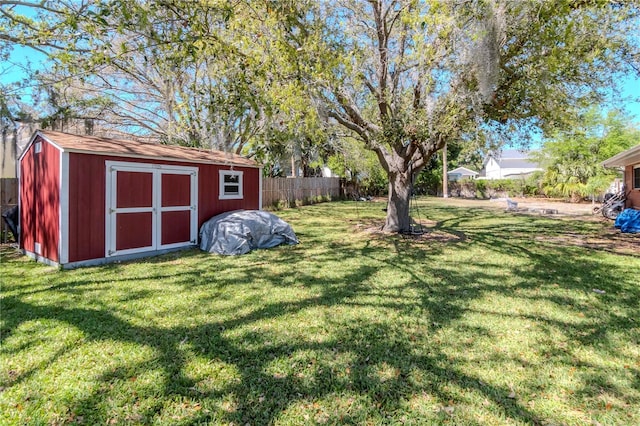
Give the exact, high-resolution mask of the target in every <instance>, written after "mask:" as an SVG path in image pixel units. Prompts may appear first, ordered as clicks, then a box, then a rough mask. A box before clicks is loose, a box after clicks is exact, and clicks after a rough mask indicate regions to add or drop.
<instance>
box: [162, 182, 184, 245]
mask: <svg viewBox="0 0 640 426" xmlns="http://www.w3.org/2000/svg"><path fill="white" fill-rule="evenodd" d="M190 204H191V176H189V175H180V174H178V175H173V174H168V173H165V174H163V175H162V207H172V206H188V205H190ZM187 239H188V238H187Z"/></svg>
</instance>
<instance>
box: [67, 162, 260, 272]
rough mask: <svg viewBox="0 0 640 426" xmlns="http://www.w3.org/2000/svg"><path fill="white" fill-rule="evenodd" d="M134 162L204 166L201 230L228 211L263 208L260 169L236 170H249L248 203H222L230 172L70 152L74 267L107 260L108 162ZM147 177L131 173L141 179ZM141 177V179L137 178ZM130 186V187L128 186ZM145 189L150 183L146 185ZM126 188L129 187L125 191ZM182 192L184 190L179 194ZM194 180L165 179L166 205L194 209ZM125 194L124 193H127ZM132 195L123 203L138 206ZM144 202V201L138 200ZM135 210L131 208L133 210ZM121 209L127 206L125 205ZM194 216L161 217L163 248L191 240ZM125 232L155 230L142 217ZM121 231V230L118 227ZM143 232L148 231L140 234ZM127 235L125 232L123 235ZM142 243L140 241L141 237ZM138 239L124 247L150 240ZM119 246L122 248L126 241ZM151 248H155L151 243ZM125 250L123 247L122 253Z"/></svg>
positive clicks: (201, 174)
mask: <svg viewBox="0 0 640 426" xmlns="http://www.w3.org/2000/svg"><path fill="white" fill-rule="evenodd" d="M107 160H111V161H130V162H134V163H146V164H170V165H176V166H188V167H198V168H199V171H198V228H199V227H200V226H201V225H202V224H203V223H204V222H205V221H206V220H208V219H209V218H211V217H212V216H215V215H216V214H220V213H223V212H225V211H230V210H237V209H258V208H259V199H260V188H259V182H260V176H259V173H260V169H257V168H251V167H237V166H236V167H234V170H238V171H243V172H244V175H243V186H244V188H243V192H244V199H242V200H219V199H218V191H219V173H218V171H219V170H220V169H225V170H228V169H229V167H223V166H218V165H212V164H196V163H188V162H173V161H162V160H150V159H136V158H131V159H129V158H124V157H113V156H104V155H91V154H80V153H70V154H69V242H68V244H69V262H78V261H83V260H89V259H99V258H103V257H105V229H106V224H105V213H106V212H105V209H106V205H105V198H106V195H105V188H106V181H105V179H106V169H105V161H107ZM140 174H142V173H135V172H132V173H130V175H131V176H129V177H131V178H133V177H134V176H133V175H140ZM121 176H122V173H119V174H118V204H120V201H121V199H120V183H121V182H123V181H124V180H126V179H127V178H124V179H121ZM137 177H139V176H137ZM123 185H124V184H123ZM140 185H142V187H141V188H144V187H146V185H148V183H144V184H140ZM125 187H126V186H125ZM177 188H178V189H177ZM187 188H189V177H188V175H181V174H163V176H162V194H161V195H162V206H165V207H167V206H187V205H189V204H190V193H189V190H188V189H187ZM123 194H124V192H123ZM131 194H132V193H130V194H129V195H122V197H123V198H122V202H123V203H132V202H134V201H132V200H131V199H130V198H128V197H129V196H132V195H131ZM135 202H140V201H135ZM129 206H131V205H129ZM119 207H121V206H120V205H119ZM187 215H188V212H186V211H180V212H163V214H162V215H161V220H162V221H163V224H162V235H161V236H160V238H161V240H162V241H161V243H162V244H171V243H172V242H180V241H188V240H189V234H188V232H189V230H188V227H187V226H188V220H187V219H185V218H186V217H187ZM175 220H179V222H180V223H182V224H183V225H179V226H178V225H170V224H169V223H172V222H174V221H175ZM126 222H127V223H126V224H125V222H123V223H122V225H123V227H127V228H129V227H131V229H135V234H138V233H140V234H141V235H142V233H144V237H142V236H140V237H139V238H142V239H144V238H148V237H147V236H148V235H150V232H146V227H147V226H149V227H150V226H151V224H150V223H148V224H147V222H145V221H144V220H142V219H140V218H136V219H131V220H128V219H127V220H126ZM118 227H119V225H118ZM138 227H140V228H144V229H137V228H138ZM123 232H124V231H123ZM135 238H138V237H135ZM131 239H132V240H130V241H127V242H126V243H122V244H123V246H124V245H127V246H131V247H136V246H138V244H140V243H141V242H145V243H146V242H147V240H144V241H142V240H140V241H138V240H136V241H134V240H133V239H134V237H133V236H132V237H131ZM118 244H121V243H120V242H119V243H118ZM149 244H150V243H149ZM120 249H124V248H123V247H118V250H120Z"/></svg>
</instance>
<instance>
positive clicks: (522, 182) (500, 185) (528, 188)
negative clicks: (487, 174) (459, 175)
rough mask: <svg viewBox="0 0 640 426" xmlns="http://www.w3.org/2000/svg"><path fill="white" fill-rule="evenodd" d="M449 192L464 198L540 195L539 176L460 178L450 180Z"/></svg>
mask: <svg viewBox="0 0 640 426" xmlns="http://www.w3.org/2000/svg"><path fill="white" fill-rule="evenodd" d="M449 192H450V193H451V195H452V196H454V197H464V198H496V197H535V196H540V195H542V191H541V189H540V184H539V177H538V176H536V175H532V176H530V177H528V178H526V179H498V180H470V179H462V180H460V181H455V182H451V183H450V185H449Z"/></svg>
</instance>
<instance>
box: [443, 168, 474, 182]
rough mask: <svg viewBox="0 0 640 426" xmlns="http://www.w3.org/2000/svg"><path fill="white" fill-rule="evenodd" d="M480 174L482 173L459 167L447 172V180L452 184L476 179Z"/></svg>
mask: <svg viewBox="0 0 640 426" xmlns="http://www.w3.org/2000/svg"><path fill="white" fill-rule="evenodd" d="M479 174H480V173H478V172H475V171H473V170H471V169H467V168H466V167H458V168H456V169H453V170H451V171H450V172H447V178H448V179H449V181H450V182H455V181H458V180H462V179H475V178H477V177H478V175H479Z"/></svg>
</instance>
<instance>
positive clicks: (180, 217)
mask: <svg viewBox="0 0 640 426" xmlns="http://www.w3.org/2000/svg"><path fill="white" fill-rule="evenodd" d="M161 220H162V236H161V240H162V242H161V243H162V244H174V243H182V242H185V241H189V240H190V239H191V234H190V230H191V227H190V225H191V212H190V211H189V210H183V211H176V212H162V215H161Z"/></svg>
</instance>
